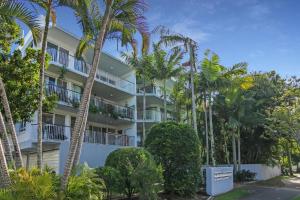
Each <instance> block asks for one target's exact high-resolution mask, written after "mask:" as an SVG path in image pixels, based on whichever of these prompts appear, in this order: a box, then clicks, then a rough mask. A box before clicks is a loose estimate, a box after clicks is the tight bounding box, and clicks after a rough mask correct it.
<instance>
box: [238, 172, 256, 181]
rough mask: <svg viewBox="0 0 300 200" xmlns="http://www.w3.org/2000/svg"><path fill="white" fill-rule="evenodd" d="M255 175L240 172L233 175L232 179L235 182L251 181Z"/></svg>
mask: <svg viewBox="0 0 300 200" xmlns="http://www.w3.org/2000/svg"><path fill="white" fill-rule="evenodd" d="M255 175H256V173H254V172H251V171H249V170H241V171H238V172H237V173H236V174H235V176H234V178H235V181H236V182H247V181H253V180H254V178H255Z"/></svg>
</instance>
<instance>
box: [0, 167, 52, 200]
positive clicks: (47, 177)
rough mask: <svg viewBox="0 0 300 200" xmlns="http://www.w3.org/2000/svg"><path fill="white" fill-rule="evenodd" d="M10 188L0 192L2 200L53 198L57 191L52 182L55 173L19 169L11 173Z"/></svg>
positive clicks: (45, 199)
mask: <svg viewBox="0 0 300 200" xmlns="http://www.w3.org/2000/svg"><path fill="white" fill-rule="evenodd" d="M11 179H12V184H11V187H10V188H7V189H5V190H3V191H2V192H1V193H0V199H3V200H13V199H22V200H54V199H57V193H56V190H55V189H56V188H55V185H54V184H53V183H54V179H55V175H54V174H50V173H48V172H43V173H41V172H40V171H39V170H38V169H32V170H31V171H29V172H27V171H26V170H25V169H19V170H18V171H13V172H12V173H11Z"/></svg>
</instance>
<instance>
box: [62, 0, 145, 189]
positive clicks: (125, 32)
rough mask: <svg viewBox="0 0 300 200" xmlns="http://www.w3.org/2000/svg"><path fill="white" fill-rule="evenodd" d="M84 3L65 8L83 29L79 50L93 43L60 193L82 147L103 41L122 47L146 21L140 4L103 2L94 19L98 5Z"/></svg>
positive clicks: (117, 0) (133, 1)
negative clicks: (110, 41)
mask: <svg viewBox="0 0 300 200" xmlns="http://www.w3.org/2000/svg"><path fill="white" fill-rule="evenodd" d="M85 2H86V1H84V0H77V1H75V2H70V3H69V4H68V6H70V7H72V8H73V9H74V10H75V14H76V16H77V17H78V19H79V21H80V23H81V24H82V27H83V32H84V36H83V38H82V40H81V42H80V44H79V48H78V49H79V50H80V49H81V50H82V49H84V48H83V47H87V46H88V44H89V43H90V42H91V41H92V42H93V43H94V56H93V61H92V67H91V69H90V73H89V76H88V78H87V80H86V83H85V87H84V90H83V94H82V99H81V102H80V105H79V111H78V113H77V116H76V121H75V126H74V130H73V134H72V139H71V144H70V149H69V153H68V158H67V160H66V163H65V167H64V174H63V177H62V182H61V189H62V190H64V189H65V188H66V185H67V182H68V178H69V176H70V174H71V170H72V168H73V166H74V160H75V158H76V153H77V154H78V153H79V152H80V150H79V151H78V150H77V148H79V149H81V146H82V141H83V140H81V135H82V134H84V130H85V125H86V121H87V114H88V109H89V102H90V97H91V90H92V87H93V84H94V80H95V76H96V71H97V69H98V66H99V62H100V58H101V52H102V48H103V45H104V42H105V40H106V39H114V38H116V37H117V38H120V36H121V37H122V40H121V41H122V44H124V45H125V44H126V43H127V42H129V41H128V40H129V39H130V38H133V37H132V35H133V34H134V33H135V31H136V30H139V31H140V32H144V31H146V26H145V22H144V20H145V18H144V16H143V14H144V11H145V9H146V5H145V3H143V1H141V0H131V1H126V0H106V1H105V2H104V3H105V12H104V15H103V16H101V15H100V13H98V14H97V15H96V14H95V13H94V15H90V14H91V13H93V12H91V11H92V10H95V9H96V8H95V6H96V5H98V4H97V3H94V4H93V8H91V7H90V6H88V7H85V8H84V7H81V6H82V5H87V4H86V3H85ZM95 16H96V18H95ZM120 30H121V31H120ZM129 36H130V37H129Z"/></svg>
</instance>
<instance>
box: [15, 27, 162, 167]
mask: <svg viewBox="0 0 300 200" xmlns="http://www.w3.org/2000/svg"><path fill="white" fill-rule="evenodd" d="M78 43H79V38H77V37H76V36H74V35H72V34H71V33H68V32H66V31H65V30H63V29H61V28H58V27H51V28H50V29H49V35H48V41H47V53H48V54H49V55H50V56H51V61H50V63H49V67H48V68H47V70H46V72H45V94H46V95H47V96H54V97H55V98H56V99H57V104H56V105H55V108H54V110H52V111H51V112H43V162H44V165H48V166H49V167H51V168H53V169H54V170H55V171H56V172H58V173H62V170H63V166H64V164H65V161H66V159H67V153H68V150H69V145H70V138H71V136H72V129H73V127H74V123H75V119H76V113H77V111H78V106H79V103H80V100H81V94H82V92H83V87H84V83H85V80H86V78H87V76H88V73H89V70H90V67H91V63H92V58H93V49H92V48H91V49H88V50H87V52H85V53H84V55H83V56H82V57H83V58H82V59H77V58H76V57H75V56H74V55H75V52H76V48H77V45H78ZM32 44H33V41H32V35H31V34H30V33H28V34H27V35H26V36H25V41H24V45H23V46H22V47H20V49H21V51H22V52H23V53H25V50H26V48H28V47H33V45H32ZM39 45H40V44H39ZM37 47H38V48H40V46H37ZM141 91H143V88H141V87H140V85H138V84H136V75H135V71H134V69H132V68H131V67H130V66H128V65H126V64H125V63H123V62H122V61H120V60H118V59H116V58H114V57H112V56H110V55H108V54H106V53H102V55H101V61H100V64H99V68H98V71H97V75H96V78H95V82H94V85H93V89H92V97H91V102H90V109H89V114H88V122H87V125H86V131H85V136H84V144H83V148H82V153H81V157H80V162H81V163H84V162H86V163H87V164H88V165H89V166H90V167H99V166H103V165H104V163H105V160H106V157H107V156H108V154H109V153H110V152H112V151H114V150H116V149H118V148H124V147H128V146H137V145H138V143H139V141H140V137H139V134H140V133H141V124H142V122H143V118H141V116H142V110H143V109H142V104H141V102H142V96H143V93H142V92H141ZM146 96H147V100H146V102H147V111H146V122H147V129H149V128H150V127H151V125H152V124H153V123H157V122H160V121H162V116H163V112H162V110H161V109H162V108H163V96H162V92H161V90H160V87H159V86H158V85H155V86H154V85H151V86H147V88H146ZM16 130H17V132H18V139H19V143H20V147H21V150H22V153H23V161H24V163H25V165H26V167H27V168H30V167H32V166H35V165H36V145H37V112H36V113H35V114H34V116H33V118H32V120H31V121H30V122H22V123H17V124H16Z"/></svg>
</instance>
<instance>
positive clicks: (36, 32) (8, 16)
mask: <svg viewBox="0 0 300 200" xmlns="http://www.w3.org/2000/svg"><path fill="white" fill-rule="evenodd" d="M16 19H18V20H20V21H22V22H23V23H24V24H25V25H26V26H28V28H29V29H30V30H31V32H32V36H33V41H34V42H35V44H36V43H37V42H38V41H39V39H40V33H41V29H40V26H39V24H38V20H37V18H36V16H35V15H34V14H33V13H32V12H31V11H30V10H29V9H27V8H26V7H25V6H24V4H23V3H20V2H18V1H15V0H0V20H3V21H5V22H7V23H12V22H13V21H15V20H16Z"/></svg>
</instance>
